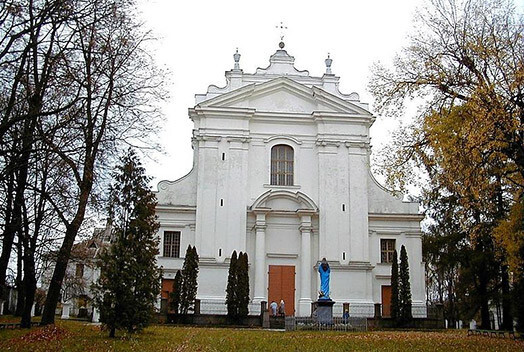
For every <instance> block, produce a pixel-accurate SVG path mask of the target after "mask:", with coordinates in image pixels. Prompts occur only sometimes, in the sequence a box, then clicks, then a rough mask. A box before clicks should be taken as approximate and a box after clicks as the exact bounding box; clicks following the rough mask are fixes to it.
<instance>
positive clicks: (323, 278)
mask: <svg viewBox="0 0 524 352" xmlns="http://www.w3.org/2000/svg"><path fill="white" fill-rule="evenodd" d="M318 272H319V273H320V291H322V293H323V294H324V296H323V297H320V299H330V298H329V274H330V273H331V268H330V267H329V265H327V269H326V270H324V269H323V268H322V264H321V265H319V266H318Z"/></svg>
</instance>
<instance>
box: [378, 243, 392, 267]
mask: <svg viewBox="0 0 524 352" xmlns="http://www.w3.org/2000/svg"><path fill="white" fill-rule="evenodd" d="M394 251H395V240H390V239H381V240H380V262H381V263H392V262H393V252H394Z"/></svg>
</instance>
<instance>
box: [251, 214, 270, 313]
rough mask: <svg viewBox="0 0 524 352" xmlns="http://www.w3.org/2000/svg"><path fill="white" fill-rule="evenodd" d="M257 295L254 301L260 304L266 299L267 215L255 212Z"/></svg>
mask: <svg viewBox="0 0 524 352" xmlns="http://www.w3.org/2000/svg"><path fill="white" fill-rule="evenodd" d="M254 213H255V216H256V222H255V294H254V296H253V301H254V302H256V303H258V304H260V302H261V301H267V298H266V293H267V290H266V272H267V269H266V213H267V210H255V211H254Z"/></svg>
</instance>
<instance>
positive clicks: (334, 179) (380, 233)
mask: <svg viewBox="0 0 524 352" xmlns="http://www.w3.org/2000/svg"><path fill="white" fill-rule="evenodd" d="M279 46H280V48H279V49H278V50H277V51H276V52H275V53H274V54H273V55H272V56H271V57H270V60H269V61H270V63H269V66H267V67H266V68H258V69H257V70H256V72H255V73H246V72H244V71H243V70H242V69H240V65H239V61H240V54H238V52H237V53H236V54H235V55H234V68H233V69H232V70H230V71H227V72H226V81H227V84H226V85H225V87H223V88H220V87H217V86H214V85H211V86H209V88H208V90H207V92H206V93H204V94H197V95H196V105H195V106H194V107H193V108H190V109H189V117H190V118H191V120H192V121H193V123H194V129H193V137H192V147H193V151H194V162H193V168H192V170H191V171H190V172H189V173H188V174H187V175H186V176H184V177H182V178H180V179H178V180H175V181H161V182H160V183H159V184H158V192H157V199H158V206H157V215H158V219H159V222H160V229H159V236H160V254H159V257H158V264H159V265H161V266H162V267H163V270H164V277H163V288H162V290H163V292H162V296H163V298H164V299H165V298H167V291H170V290H171V287H172V280H173V279H174V276H175V273H176V271H177V270H178V269H181V268H182V264H183V256H184V254H185V250H186V248H187V246H188V245H189V244H191V245H194V246H196V248H197V251H198V254H199V256H200V266H199V268H200V273H199V277H198V293H197V298H199V299H200V300H201V312H202V313H225V312H226V306H225V303H224V302H225V289H226V285H227V276H228V266H229V260H230V257H231V254H232V252H233V250H236V251H237V252H240V251H242V252H247V253H248V256H249V277H250V297H251V300H252V303H251V305H250V314H257V313H260V302H261V301H269V302H271V301H273V300H274V301H276V302H280V300H281V299H283V300H284V301H285V303H286V315H296V316H309V315H310V314H311V303H312V302H313V301H315V300H316V299H317V298H318V290H319V283H320V279H319V274H318V270H317V269H318V264H319V262H320V261H321V260H322V258H324V257H325V258H326V259H327V260H328V262H329V265H330V267H331V284H330V290H331V292H330V293H331V294H330V296H331V298H332V299H333V300H334V301H335V302H336V304H335V307H334V314H335V315H341V314H342V304H343V303H350V315H351V316H373V314H374V306H375V304H376V303H380V304H382V314H383V315H384V316H388V315H389V309H390V297H391V287H390V274H391V259H392V254H393V250H395V249H396V250H397V251H399V252H400V247H401V245H405V246H406V249H407V252H408V257H409V269H410V278H411V290H412V300H413V315H414V316H419V317H424V316H426V309H425V299H424V263H423V262H422V242H421V230H420V221H421V220H422V216H421V215H420V214H419V211H418V209H419V208H418V204H417V203H410V202H404V201H402V200H401V199H397V198H396V197H394V196H393V195H391V194H390V193H389V192H388V191H386V190H385V189H384V188H383V187H381V186H380V185H379V184H378V183H377V181H376V180H375V179H374V178H373V175H372V174H371V172H370V137H369V129H370V127H371V125H372V124H373V122H374V120H375V118H374V117H373V115H372V113H371V112H370V111H369V107H368V104H366V103H363V102H361V101H360V99H359V95H358V94H357V93H351V94H343V93H341V92H340V91H339V90H338V85H339V79H340V77H337V76H335V75H334V74H333V73H332V72H331V63H332V60H331V59H330V58H329V57H328V58H327V59H326V60H325V64H326V73H325V74H324V75H323V76H322V77H314V76H310V74H309V72H308V71H301V70H297V69H296V68H295V67H294V58H293V57H292V56H290V55H289V54H288V53H287V51H286V50H284V43H282V42H281V43H280V45H279Z"/></svg>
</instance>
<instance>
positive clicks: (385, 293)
mask: <svg viewBox="0 0 524 352" xmlns="http://www.w3.org/2000/svg"><path fill="white" fill-rule="evenodd" d="M382 317H384V318H389V317H391V286H387V285H383V286H382Z"/></svg>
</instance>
